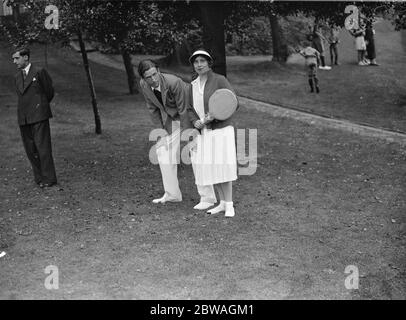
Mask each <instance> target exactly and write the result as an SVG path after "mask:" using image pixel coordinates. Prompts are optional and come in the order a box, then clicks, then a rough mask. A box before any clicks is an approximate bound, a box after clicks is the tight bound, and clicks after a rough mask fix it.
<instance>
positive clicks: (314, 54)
mask: <svg viewBox="0 0 406 320" xmlns="http://www.w3.org/2000/svg"><path fill="white" fill-rule="evenodd" d="M304 45H305V46H306V47H305V48H304V49H302V50H300V51H299V53H300V54H301V55H302V56H303V57H305V64H306V67H307V69H308V81H309V85H310V92H314V88H316V92H317V93H319V92H320V88H319V79H318V78H317V63H318V61H319V59H320V52H318V51H317V50H316V49H314V48H313V47H312V46H310V43H309V42H305V43H304Z"/></svg>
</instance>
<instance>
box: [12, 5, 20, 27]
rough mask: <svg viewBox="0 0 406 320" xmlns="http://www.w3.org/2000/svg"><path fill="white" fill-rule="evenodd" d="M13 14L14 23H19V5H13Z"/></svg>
mask: <svg viewBox="0 0 406 320" xmlns="http://www.w3.org/2000/svg"><path fill="white" fill-rule="evenodd" d="M12 12H13V19H14V22H15V23H18V22H19V21H20V5H19V4H18V3H15V4H13V6H12Z"/></svg>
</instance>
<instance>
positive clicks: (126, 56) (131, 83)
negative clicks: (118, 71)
mask: <svg viewBox="0 0 406 320" xmlns="http://www.w3.org/2000/svg"><path fill="white" fill-rule="evenodd" d="M121 56H122V57H123V62H124V66H125V71H126V72H127V81H128V89H129V91H130V94H138V93H139V91H138V88H137V85H136V79H137V78H136V77H135V72H134V67H133V64H132V62H131V55H130V53H129V52H128V50H126V49H123V50H121Z"/></svg>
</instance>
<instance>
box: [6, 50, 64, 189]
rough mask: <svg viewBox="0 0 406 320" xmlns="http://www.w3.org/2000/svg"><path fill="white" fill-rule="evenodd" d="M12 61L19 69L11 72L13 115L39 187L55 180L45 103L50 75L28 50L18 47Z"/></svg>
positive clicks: (49, 95)
mask: <svg viewBox="0 0 406 320" xmlns="http://www.w3.org/2000/svg"><path fill="white" fill-rule="evenodd" d="M12 57H13V63H14V64H15V65H16V66H17V68H18V69H19V71H18V72H17V74H16V75H15V86H16V91H17V96H18V105H17V115H18V124H19V126H20V132H21V137H22V140H23V144H24V148H25V151H26V153H27V156H28V159H29V160H30V162H31V165H32V169H33V172H34V180H35V182H36V183H37V184H38V185H39V186H40V187H41V188H45V187H51V186H53V185H55V184H56V182H57V180H56V173H55V166H54V160H53V157H52V146H51V132H50V127H49V118H52V113H51V108H50V106H49V103H50V102H51V100H52V98H53V97H54V89H53V86H52V79H51V77H50V76H49V74H48V72H47V71H46V70H45V69H42V68H37V67H35V66H34V65H32V64H31V63H30V50H29V49H28V48H22V49H18V50H16V51H15V52H14V53H13V56H12Z"/></svg>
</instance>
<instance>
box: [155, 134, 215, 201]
mask: <svg viewBox="0 0 406 320" xmlns="http://www.w3.org/2000/svg"><path fill="white" fill-rule="evenodd" d="M180 134H181V131H180V129H176V130H174V131H173V133H172V134H171V135H169V136H166V137H165V138H163V139H165V141H164V143H163V144H162V146H160V147H158V148H157V150H156V152H157V157H158V163H159V168H160V169H161V175H162V183H163V186H164V190H165V193H167V194H168V196H169V197H170V198H174V199H182V193H181V191H180V188H179V180H178V165H177V164H178V162H179V161H178V159H179V158H180ZM158 144H159V143H158ZM193 172H194V171H193ZM196 187H197V192H198V193H199V195H200V200H201V201H204V202H210V203H215V202H216V195H215V193H214V189H213V186H199V185H197V186H196Z"/></svg>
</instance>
